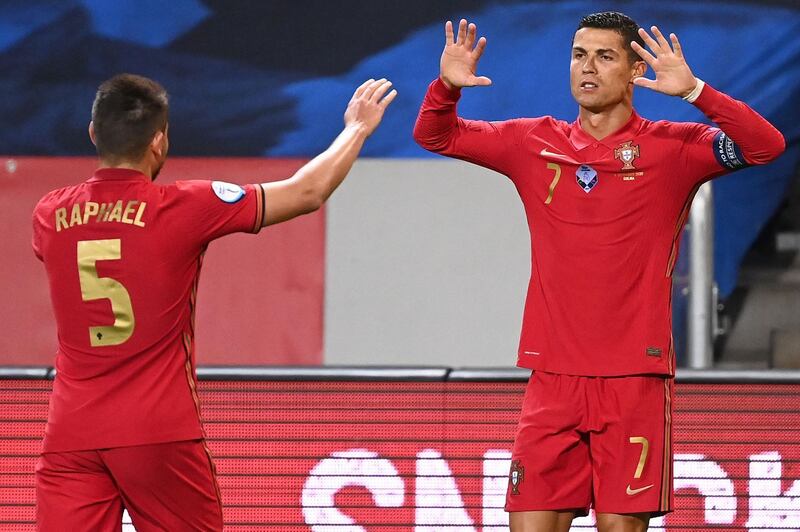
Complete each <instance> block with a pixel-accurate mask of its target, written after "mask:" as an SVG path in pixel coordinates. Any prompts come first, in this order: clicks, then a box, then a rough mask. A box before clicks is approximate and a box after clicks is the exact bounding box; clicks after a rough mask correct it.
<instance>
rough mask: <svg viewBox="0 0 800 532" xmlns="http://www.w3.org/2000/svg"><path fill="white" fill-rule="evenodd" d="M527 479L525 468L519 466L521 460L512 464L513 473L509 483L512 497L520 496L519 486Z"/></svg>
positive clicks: (510, 475)
mask: <svg viewBox="0 0 800 532" xmlns="http://www.w3.org/2000/svg"><path fill="white" fill-rule="evenodd" d="M524 479H525V468H524V467H522V466H521V465H519V460H514V461H513V462H511V473H509V475H508V482H509V483H510V484H511V495H519V485H520V484H521V483H522V481H523V480H524Z"/></svg>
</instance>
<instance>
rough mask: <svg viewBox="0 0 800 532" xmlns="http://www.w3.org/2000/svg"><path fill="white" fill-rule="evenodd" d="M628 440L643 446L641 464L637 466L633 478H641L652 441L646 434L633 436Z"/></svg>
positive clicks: (640, 457)
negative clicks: (648, 439)
mask: <svg viewBox="0 0 800 532" xmlns="http://www.w3.org/2000/svg"><path fill="white" fill-rule="evenodd" d="M628 441H630V442H631V443H638V444H640V445H641V446H642V454H640V455H639V465H637V466H636V472H635V473H634V474H633V478H641V476H642V471H644V464H645V462H646V461H647V452H648V451H649V450H650V442H649V441H647V438H645V437H644V436H631V437H630V438H629V439H628Z"/></svg>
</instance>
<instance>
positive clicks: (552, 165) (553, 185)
mask: <svg viewBox="0 0 800 532" xmlns="http://www.w3.org/2000/svg"><path fill="white" fill-rule="evenodd" d="M547 169H548V170H553V171H555V173H556V175H555V177H554V178H553V182H552V183H550V189H549V190H548V191H547V199H546V200H544V204H545V205H550V202H551V201H553V193H554V192H555V191H556V185H558V180H559V179H561V165H558V164H556V163H547Z"/></svg>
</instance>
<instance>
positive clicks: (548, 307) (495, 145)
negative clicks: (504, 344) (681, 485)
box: [414, 80, 784, 376]
mask: <svg viewBox="0 0 800 532" xmlns="http://www.w3.org/2000/svg"><path fill="white" fill-rule="evenodd" d="M459 97H460V91H458V90H452V91H451V90H448V89H447V87H446V86H445V85H444V83H442V82H441V80H436V81H434V82H433V83H432V84H431V85H430V87H429V89H428V93H427V94H426V96H425V100H424V102H423V103H422V108H421V109H420V113H419V117H418V119H417V124H416V128H415V131H414V137H415V139H416V140H417V142H419V143H420V145H421V146H422V147H424V148H426V149H428V150H431V151H435V152H437V153H441V154H444V155H449V156H452V157H456V158H459V159H464V160H466V161H470V162H473V163H477V164H479V165H481V166H485V167H487V168H491V169H493V170H496V171H498V172H500V173H502V174H505V175H507V176H508V177H509V178H511V180H512V181H513V183H514V185H515V186H516V188H517V191H518V192H519V195H520V197H521V198H522V203H523V204H524V207H525V214H526V217H527V221H528V227H529V229H530V235H531V279H530V284H529V286H528V294H527V298H526V303H525V313H524V316H523V324H522V334H521V338H520V347H519V352H518V365H519V366H522V367H526V368H531V369H535V370H541V371H547V372H552V373H563V374H569V375H587V376H592V375H596V376H613V375H636V374H663V375H672V374H674V353H673V345H672V336H671V315H672V314H671V297H670V296H671V284H672V270H673V267H674V265H675V259H676V257H677V254H678V247H679V244H680V238H681V233H682V229H683V226H684V224H685V223H686V217H687V213H688V210H689V204H690V203H691V200H692V198H693V196H694V194H695V192H696V191H697V188H698V187H699V186H700V185H701V184H702V183H703V182H705V181H707V180H708V179H710V178H712V177H714V176H717V175H720V174H722V173H724V172H726V171H729V170H734V169H736V168H739V167H742V166H745V165H747V164H757V163H762V162H766V161H769V160H771V159H773V158H774V157H776V156H777V155H778V154H780V152H781V151H782V150H783V146H784V144H783V137H782V135H781V134H780V132H778V131H777V130H776V129H775V128H774V127H772V125H770V124H769V123H768V122H767V121H766V120H764V119H763V118H762V117H761V116H760V115H758V114H757V113H756V112H755V111H753V110H752V109H750V108H749V107H747V106H746V105H745V104H743V103H741V102H739V101H736V100H734V99H732V98H730V97H728V96H726V95H724V94H722V93H720V92H718V91H716V90H714V89H713V88H712V87H710V86H708V85H706V86H705V88H704V89H703V91H702V92H701V94H700V97H699V98H698V99H697V100H696V101H695V105H696V106H697V107H698V108H699V109H700V110H702V111H703V112H705V114H706V115H707V116H708V117H709V118H710V119H712V120H713V121H714V122H716V123H717V124H718V125H719V126H720V127H721V129H722V130H720V129H717V128H714V127H710V126H708V125H704V124H697V123H675V122H667V121H659V122H653V121H650V120H646V119H643V118H641V117H640V116H639V115H637V114H636V113H635V112H634V113H633V114H632V116H631V118H630V120H629V121H628V122H627V123H626V124H625V125H624V126H622V127H621V128H620V129H619V130H618V131H616V132H614V133H613V134H611V135H609V136H607V137H606V138H604V139H602V140H596V139H595V138H594V137H592V136H591V135H589V134H588V133H586V132H585V131H584V130H583V129H582V128H581V125H580V122H579V121H576V122H573V123H571V124H570V123H567V122H564V121H561V120H556V119H554V118H552V117H540V118H529V119H515V120H508V121H503V122H483V121H477V120H464V119H461V118H458V117H457V115H456V102H457V101H458V99H459ZM723 131H724V133H723ZM732 138H733V139H735V143H734V142H733V141H732V140H731V139H732Z"/></svg>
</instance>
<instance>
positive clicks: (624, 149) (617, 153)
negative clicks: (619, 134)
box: [614, 140, 639, 170]
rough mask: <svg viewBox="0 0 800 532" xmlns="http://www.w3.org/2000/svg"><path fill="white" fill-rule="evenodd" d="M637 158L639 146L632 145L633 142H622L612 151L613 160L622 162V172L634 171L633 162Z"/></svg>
mask: <svg viewBox="0 0 800 532" xmlns="http://www.w3.org/2000/svg"><path fill="white" fill-rule="evenodd" d="M638 156H639V146H638V145H636V146H634V145H633V141H632V140H629V141H627V142H623V143H622V144H620V145H619V147H618V148H616V149H615V150H614V159H619V160H620V161H622V169H623V170H636V167H635V166H633V161H634V160H636V158H637V157H638Z"/></svg>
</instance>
